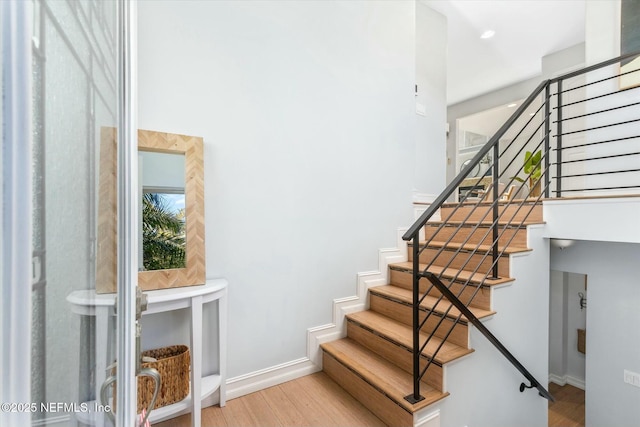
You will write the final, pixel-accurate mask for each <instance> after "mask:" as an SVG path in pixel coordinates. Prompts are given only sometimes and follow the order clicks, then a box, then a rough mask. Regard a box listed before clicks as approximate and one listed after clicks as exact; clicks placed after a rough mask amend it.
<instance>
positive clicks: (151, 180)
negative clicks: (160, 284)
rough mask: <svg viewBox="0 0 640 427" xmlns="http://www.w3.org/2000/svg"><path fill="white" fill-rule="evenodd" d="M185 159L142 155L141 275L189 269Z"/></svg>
mask: <svg viewBox="0 0 640 427" xmlns="http://www.w3.org/2000/svg"><path fill="white" fill-rule="evenodd" d="M184 161H185V157H184V155H182V154H175V153H158V152H151V151H142V150H141V151H140V152H139V163H138V167H139V172H140V184H141V191H140V193H141V194H142V200H141V205H140V210H141V211H140V216H141V221H140V223H139V225H140V233H141V235H140V237H141V240H140V241H141V242H142V245H141V246H140V253H139V259H138V269H139V271H152V270H170V269H175V268H185V267H186V228H185V225H186V211H185V193H184V192H185V164H184Z"/></svg>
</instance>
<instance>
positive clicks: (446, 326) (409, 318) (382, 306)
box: [369, 294, 469, 348]
mask: <svg viewBox="0 0 640 427" xmlns="http://www.w3.org/2000/svg"><path fill="white" fill-rule="evenodd" d="M369 301H370V309H371V310H373V311H377V312H378V313H380V314H384V315H385V316H387V317H390V318H392V319H395V320H397V321H398V322H401V323H404V324H405V325H409V326H411V325H412V323H413V309H412V308H411V307H410V306H408V305H405V304H402V303H399V302H396V301H392V300H389V299H387V298H382V297H379V296H377V295H374V294H370V298H369ZM426 316H427V313H426V312H424V311H421V312H420V321H421V322H422V321H423V320H424V318H425V317H426ZM441 320H442V317H440V316H437V315H436V314H432V315H431V316H429V318H428V319H427V321H426V323H425V325H424V326H423V327H422V329H421V330H422V331H423V332H426V333H431V332H432V331H434V330H435V336H437V337H438V338H443V339H444V338H445V337H446V336H447V334H449V331H450V330H451V328H453V331H452V332H451V333H450V334H449V336H448V337H447V338H446V339H447V341H449V342H451V343H453V344H456V345H459V346H461V347H464V348H469V329H468V327H467V325H465V324H461V323H458V324H456V323H455V322H454V321H453V320H452V319H449V318H445V319H444V320H442V322H440V321H441ZM438 323H440V325H438Z"/></svg>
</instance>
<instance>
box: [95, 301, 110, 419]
mask: <svg viewBox="0 0 640 427" xmlns="http://www.w3.org/2000/svg"><path fill="white" fill-rule="evenodd" d="M109 308H110V307H105V306H98V307H96V332H95V333H96V336H95V342H96V390H95V393H96V402H97V403H98V404H100V387H102V383H104V381H105V380H106V378H107V374H106V369H107V357H108V352H109V351H110V350H111V343H110V341H109V340H110V337H111V336H112V334H111V333H110V331H109ZM94 416H95V421H96V426H97V427H104V426H105V414H104V413H102V412H95V414H94Z"/></svg>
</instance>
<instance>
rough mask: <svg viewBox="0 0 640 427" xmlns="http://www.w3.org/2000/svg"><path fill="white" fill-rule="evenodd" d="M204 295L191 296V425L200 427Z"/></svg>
mask: <svg viewBox="0 0 640 427" xmlns="http://www.w3.org/2000/svg"><path fill="white" fill-rule="evenodd" d="M201 381H202V296H197V297H193V298H191V426H192V427H200V418H201V408H202V384H201Z"/></svg>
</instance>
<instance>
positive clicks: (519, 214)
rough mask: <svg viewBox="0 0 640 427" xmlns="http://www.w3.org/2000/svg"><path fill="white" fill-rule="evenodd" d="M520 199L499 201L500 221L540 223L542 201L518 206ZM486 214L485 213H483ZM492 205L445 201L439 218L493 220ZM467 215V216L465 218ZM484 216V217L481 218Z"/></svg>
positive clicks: (446, 220)
mask: <svg viewBox="0 0 640 427" xmlns="http://www.w3.org/2000/svg"><path fill="white" fill-rule="evenodd" d="M520 203H521V201H515V202H513V203H499V204H498V216H499V219H500V221H501V222H505V223H506V222H515V223H516V224H517V223H520V222H522V221H525V220H526V222H527V223H528V224H540V223H543V222H544V221H543V220H542V203H534V202H524V204H523V205H522V206H521V207H520ZM485 214H486V215H485ZM492 214H493V206H492V204H491V203H488V202H482V203H480V204H478V203H477V202H469V203H462V204H460V203H445V204H444V205H442V207H441V208H440V218H441V220H442V221H445V222H449V221H465V222H468V221H473V222H477V221H483V222H486V221H487V220H488V219H490V220H489V221H488V222H493V219H491V218H492ZM467 216H468V218H467ZM483 218H484V219H483Z"/></svg>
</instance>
